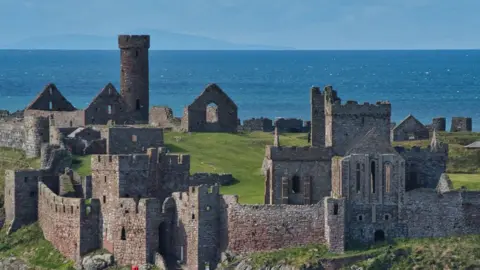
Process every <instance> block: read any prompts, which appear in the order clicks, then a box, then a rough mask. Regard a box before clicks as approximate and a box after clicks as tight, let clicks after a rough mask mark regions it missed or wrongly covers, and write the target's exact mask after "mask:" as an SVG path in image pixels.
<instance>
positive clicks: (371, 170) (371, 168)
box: [370, 161, 376, 193]
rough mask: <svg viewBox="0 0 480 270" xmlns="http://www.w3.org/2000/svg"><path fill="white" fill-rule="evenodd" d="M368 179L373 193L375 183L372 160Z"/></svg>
mask: <svg viewBox="0 0 480 270" xmlns="http://www.w3.org/2000/svg"><path fill="white" fill-rule="evenodd" d="M370 180H371V182H372V183H371V185H372V193H375V190H376V185H375V184H376V183H375V161H372V163H371V164H370Z"/></svg>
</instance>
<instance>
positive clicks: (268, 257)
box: [248, 235, 480, 270]
mask: <svg viewBox="0 0 480 270" xmlns="http://www.w3.org/2000/svg"><path fill="white" fill-rule="evenodd" d="M479 243H480V236H479V235H475V236H470V235H467V236H461V237H446V238H423V239H407V240H396V241H394V242H393V243H389V244H381V245H376V246H372V247H370V248H369V249H368V250H353V251H347V252H346V253H345V254H332V253H329V252H328V251H327V249H326V248H325V247H324V246H320V245H318V246H317V245H314V246H306V247H300V248H289V249H283V250H278V251H273V252H259V253H255V254H251V255H249V256H248V257H249V258H250V264H251V265H252V266H253V268H254V269H259V268H260V267H261V266H265V265H268V266H273V265H277V264H286V265H291V266H295V267H298V268H300V269H302V268H301V267H302V266H314V265H317V264H318V262H319V260H320V259H335V258H345V257H350V256H353V255H369V256H370V257H371V259H368V260H365V261H362V262H359V263H356V265H357V266H361V267H363V269H365V270H367V269H368V270H373V269H379V270H380V269H381V270H383V269H398V270H404V269H479V268H480V246H479ZM387 266H389V267H388V268H386V267H387ZM345 269H350V267H347V268H345Z"/></svg>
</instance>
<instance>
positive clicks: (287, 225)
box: [227, 201, 326, 253]
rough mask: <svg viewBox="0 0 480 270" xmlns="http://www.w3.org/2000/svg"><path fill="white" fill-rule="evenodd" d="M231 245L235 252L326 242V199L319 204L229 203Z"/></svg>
mask: <svg viewBox="0 0 480 270" xmlns="http://www.w3.org/2000/svg"><path fill="white" fill-rule="evenodd" d="M227 211H228V247H229V250H231V251H233V252H236V253H246V252H256V251H268V250H275V249H280V248H287V247H295V246H304V245H308V244H321V243H325V242H326V241H325V231H324V230H325V221H324V213H323V201H321V202H319V203H318V204H316V205H302V206H299V205H240V204H230V205H229V206H228V209H227Z"/></svg>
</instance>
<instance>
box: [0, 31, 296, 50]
mask: <svg viewBox="0 0 480 270" xmlns="http://www.w3.org/2000/svg"><path fill="white" fill-rule="evenodd" d="M125 34H127V33H125ZM128 34H149V35H150V38H151V48H150V49H151V50H292V49H294V48H289V47H281V46H278V47H277V46H268V45H252V44H237V43H233V42H229V41H224V40H219V39H214V38H210V37H204V36H197V35H189V34H181V33H174V32H169V31H163V30H148V29H144V30H136V31H132V32H129V33H128ZM0 49H18V50H32V49H35V50H116V49H118V45H117V37H116V36H98V35H84V34H65V35H50V36H37V37H30V38H26V39H23V40H21V41H19V42H15V43H12V44H5V45H3V44H1V45H0Z"/></svg>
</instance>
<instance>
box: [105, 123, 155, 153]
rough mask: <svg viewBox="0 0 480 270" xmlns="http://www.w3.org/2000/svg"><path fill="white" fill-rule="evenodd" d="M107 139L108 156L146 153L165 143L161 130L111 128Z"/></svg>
mask: <svg viewBox="0 0 480 270" xmlns="http://www.w3.org/2000/svg"><path fill="white" fill-rule="evenodd" d="M107 138H108V139H107V154H111V155H115V154H133V153H145V152H146V151H147V149H148V148H158V147H161V146H163V143H164V141H163V130H162V129H160V128H130V127H111V128H109V129H108V137H107Z"/></svg>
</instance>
